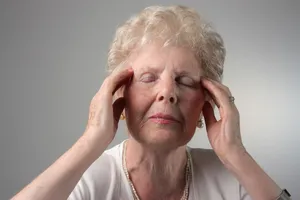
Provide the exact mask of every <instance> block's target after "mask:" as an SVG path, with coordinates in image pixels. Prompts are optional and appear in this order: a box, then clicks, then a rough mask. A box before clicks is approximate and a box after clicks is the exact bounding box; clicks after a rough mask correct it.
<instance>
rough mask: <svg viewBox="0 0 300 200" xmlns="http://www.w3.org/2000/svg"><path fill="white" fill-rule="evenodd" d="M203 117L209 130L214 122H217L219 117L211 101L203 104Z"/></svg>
mask: <svg viewBox="0 0 300 200" xmlns="http://www.w3.org/2000/svg"><path fill="white" fill-rule="evenodd" d="M203 117H204V121H205V126H206V129H207V130H208V129H209V128H210V127H211V126H212V125H213V124H214V123H216V122H217V119H216V117H215V114H214V110H213V108H212V106H211V105H210V103H209V102H205V103H204V106H203Z"/></svg>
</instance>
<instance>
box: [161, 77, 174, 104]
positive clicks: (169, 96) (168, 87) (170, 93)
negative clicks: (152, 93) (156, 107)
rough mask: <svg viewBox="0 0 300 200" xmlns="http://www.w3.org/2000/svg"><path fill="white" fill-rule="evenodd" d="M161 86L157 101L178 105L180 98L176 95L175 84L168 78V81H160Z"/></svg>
mask: <svg viewBox="0 0 300 200" xmlns="http://www.w3.org/2000/svg"><path fill="white" fill-rule="evenodd" d="M160 82H161V84H159V87H158V90H159V92H158V94H157V100H158V101H161V102H163V101H168V102H169V103H171V104H176V103H177V100H178V97H177V95H176V86H175V82H174V81H173V80H172V79H171V78H168V79H167V80H160Z"/></svg>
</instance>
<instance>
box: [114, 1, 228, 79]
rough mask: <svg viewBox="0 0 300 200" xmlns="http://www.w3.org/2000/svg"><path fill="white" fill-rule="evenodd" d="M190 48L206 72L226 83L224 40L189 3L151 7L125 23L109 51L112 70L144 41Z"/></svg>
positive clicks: (118, 31)
mask: <svg viewBox="0 0 300 200" xmlns="http://www.w3.org/2000/svg"><path fill="white" fill-rule="evenodd" d="M157 40H159V41H161V42H163V46H169V45H174V46H180V47H187V48H188V49H190V50H191V51H192V52H193V53H194V54H195V57H196V58H197V59H198V61H199V63H201V67H202V70H203V71H204V75H205V76H207V77H209V78H211V79H213V80H216V81H218V82H222V75H223V64H224V60H225V54H226V50H225V47H224V43H223V39H222V38H221V36H220V35H219V34H218V33H217V32H216V31H214V29H213V28H212V26H211V25H210V24H209V23H207V22H205V21H204V20H203V19H202V17H200V15H199V14H198V13H197V12H196V11H195V10H194V9H191V8H188V7H186V6H180V5H176V6H169V7H163V6H151V7H147V8H145V9H144V10H142V11H141V12H140V13H139V14H137V15H135V16H133V17H131V18H130V19H129V20H127V21H126V22H125V23H124V24H123V25H121V26H120V27H119V28H118V29H117V31H116V34H115V37H114V39H113V42H112V44H111V46H110V49H109V53H108V71H109V73H110V72H112V71H113V70H114V69H115V68H116V67H117V66H119V65H122V64H123V63H126V60H127V59H128V58H129V56H130V54H131V53H132V52H133V51H134V50H136V49H137V48H139V47H141V46H143V45H144V44H147V43H150V42H153V41H157Z"/></svg>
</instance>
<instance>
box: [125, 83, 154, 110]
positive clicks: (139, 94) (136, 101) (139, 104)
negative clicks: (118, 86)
mask: <svg viewBox="0 0 300 200" xmlns="http://www.w3.org/2000/svg"><path fill="white" fill-rule="evenodd" d="M151 97H152V95H151V92H149V90H147V89H146V88H144V87H143V86H141V85H140V84H137V83H133V84H131V85H130V87H128V88H127V89H126V90H125V101H126V109H127V111H129V112H130V113H135V115H138V114H141V113H144V112H145V110H146V108H147V107H148V106H149V104H150V102H151V99H152V98H151Z"/></svg>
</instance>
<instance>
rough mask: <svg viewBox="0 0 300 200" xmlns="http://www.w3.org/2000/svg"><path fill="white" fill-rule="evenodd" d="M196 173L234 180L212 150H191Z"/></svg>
mask: <svg viewBox="0 0 300 200" xmlns="http://www.w3.org/2000/svg"><path fill="white" fill-rule="evenodd" d="M189 151H190V154H191V157H192V163H193V168H194V172H199V173H202V174H203V173H205V174H209V175H210V176H214V177H215V178H216V177H222V178H225V177H228V178H234V177H233V176H232V175H231V173H230V172H229V171H228V170H227V169H226V168H225V166H224V165H223V163H222V162H221V161H220V159H219V157H218V156H217V155H216V153H215V152H214V151H213V150H212V149H201V148H189Z"/></svg>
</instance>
